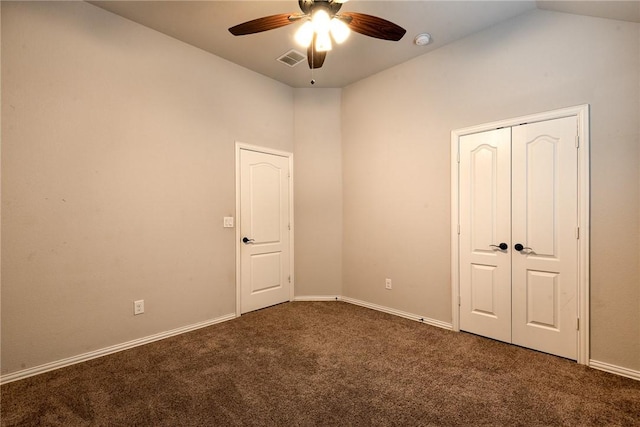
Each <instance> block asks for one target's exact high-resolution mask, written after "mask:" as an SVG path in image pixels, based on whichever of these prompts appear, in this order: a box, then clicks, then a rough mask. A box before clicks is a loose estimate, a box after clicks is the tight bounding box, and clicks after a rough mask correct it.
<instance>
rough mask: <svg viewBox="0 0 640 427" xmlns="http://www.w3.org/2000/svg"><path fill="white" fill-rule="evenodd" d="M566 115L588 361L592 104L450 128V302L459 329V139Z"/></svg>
mask: <svg viewBox="0 0 640 427" xmlns="http://www.w3.org/2000/svg"><path fill="white" fill-rule="evenodd" d="M564 117H576V118H577V121H578V129H577V130H578V138H579V139H578V141H579V149H578V188H577V191H578V213H577V223H578V227H579V239H578V289H577V297H578V310H577V314H578V322H579V323H578V325H576V327H577V328H578V353H577V354H578V358H577V362H578V363H580V364H582V365H588V364H589V336H590V334H589V331H590V320H589V280H590V279H589V238H590V229H589V224H590V218H589V215H590V212H589V205H590V200H589V197H590V175H591V174H590V165H589V147H590V135H589V104H583V105H578V106H574V107H567V108H562V109H558V110H553V111H546V112H542V113H537V114H531V115H527V116H522V117H516V118H512V119H506V120H500V121H496V122H491V123H485V124H481V125H477V126H471V127H467V128H462V129H456V130H453V131H451V306H452V317H453V319H452V320H453V321H452V324H453V330H454V331H456V332H459V331H460V305H459V301H460V276H459V269H460V248H459V241H458V236H459V234H458V233H459V229H460V223H459V208H458V207H459V165H460V163H459V161H460V160H459V159H460V157H459V140H460V137H462V136H464V135H469V134H473V133H478V132H485V131H489V130H494V129H499V128H503V127H512V126H518V125H523V124H527V123H534V122H542V121H547V120H553V119H560V118H564Z"/></svg>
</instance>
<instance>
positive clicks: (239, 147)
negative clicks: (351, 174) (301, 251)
mask: <svg viewBox="0 0 640 427" xmlns="http://www.w3.org/2000/svg"><path fill="white" fill-rule="evenodd" d="M235 144H236V147H235V156H236V159H235V161H236V168H235V172H236V214H235V217H236V222H235V226H236V227H235V228H236V233H235V236H236V237H235V239H236V244H235V246H236V317H240V315H241V308H240V300H241V289H240V286H241V283H240V282H241V280H240V279H241V277H240V272H241V261H242V258H241V256H240V248H241V246H240V239H241V238H242V235H241V233H240V232H241V230H240V224H241V223H242V222H241V221H240V219H241V218H240V167H241V165H240V152H241V151H243V150H244V151H255V152H258V153H263V154H271V155H274V156H280V157H286V158H287V159H288V160H289V223H290V224H291V229H290V233H289V274H290V275H291V282H290V283H289V301H293V298H294V285H295V275H294V274H293V270H294V264H293V253H294V251H293V249H294V229H295V227H294V225H293V223H294V217H293V153H290V152H288V151H281V150H275V149H272V148H267V147H261V146H258V145H251V144H245V143H243V142H240V141H236V143H235Z"/></svg>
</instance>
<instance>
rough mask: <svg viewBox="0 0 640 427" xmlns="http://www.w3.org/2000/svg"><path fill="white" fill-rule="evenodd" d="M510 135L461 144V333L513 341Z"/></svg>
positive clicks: (470, 138)
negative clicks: (465, 332)
mask: <svg viewBox="0 0 640 427" xmlns="http://www.w3.org/2000/svg"><path fill="white" fill-rule="evenodd" d="M510 137H511V132H510V129H497V130H493V131H488V132H482V133H477V134H473V135H466V136H463V137H461V138H460V147H459V149H460V168H459V170H460V178H459V182H460V189H459V197H460V201H459V202H460V219H459V221H460V240H459V242H460V329H462V330H464V331H468V332H472V333H476V334H480V335H484V336H487V337H490V338H494V339H497V340H501V341H507V342H510V341H511V262H510V256H509V251H510V248H509V249H507V250H501V249H499V248H497V247H496V246H492V245H499V244H500V243H507V244H509V242H510V237H511V221H510V191H511V190H510V182H511V177H510V162H511V153H510Z"/></svg>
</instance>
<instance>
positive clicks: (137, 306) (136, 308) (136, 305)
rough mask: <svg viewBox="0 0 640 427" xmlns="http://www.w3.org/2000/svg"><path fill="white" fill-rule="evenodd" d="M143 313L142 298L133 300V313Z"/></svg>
mask: <svg viewBox="0 0 640 427" xmlns="http://www.w3.org/2000/svg"><path fill="white" fill-rule="evenodd" d="M142 313H144V300H143V299H140V300H138V301H134V302H133V314H134V316H135V315H138V314H142Z"/></svg>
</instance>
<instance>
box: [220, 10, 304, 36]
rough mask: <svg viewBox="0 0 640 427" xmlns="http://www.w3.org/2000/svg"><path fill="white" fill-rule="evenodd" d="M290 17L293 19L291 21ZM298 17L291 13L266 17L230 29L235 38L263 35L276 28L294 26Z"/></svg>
mask: <svg viewBox="0 0 640 427" xmlns="http://www.w3.org/2000/svg"><path fill="white" fill-rule="evenodd" d="M289 17H291V18H293V19H289ZM297 18H298V17H297V16H296V15H295V14H291V13H280V14H278V15H271V16H264V17H262V18H258V19H254V20H252V21H247V22H243V23H242V24H238V25H236V26H234V27H231V28H229V32H230V33H231V34H233V35H234V36H243V35H246V34H255V33H261V32H263V31H268V30H273V29H275V28H280V27H284V26H285V25H289V24H292V23H293V22H295V21H296V20H297Z"/></svg>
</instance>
